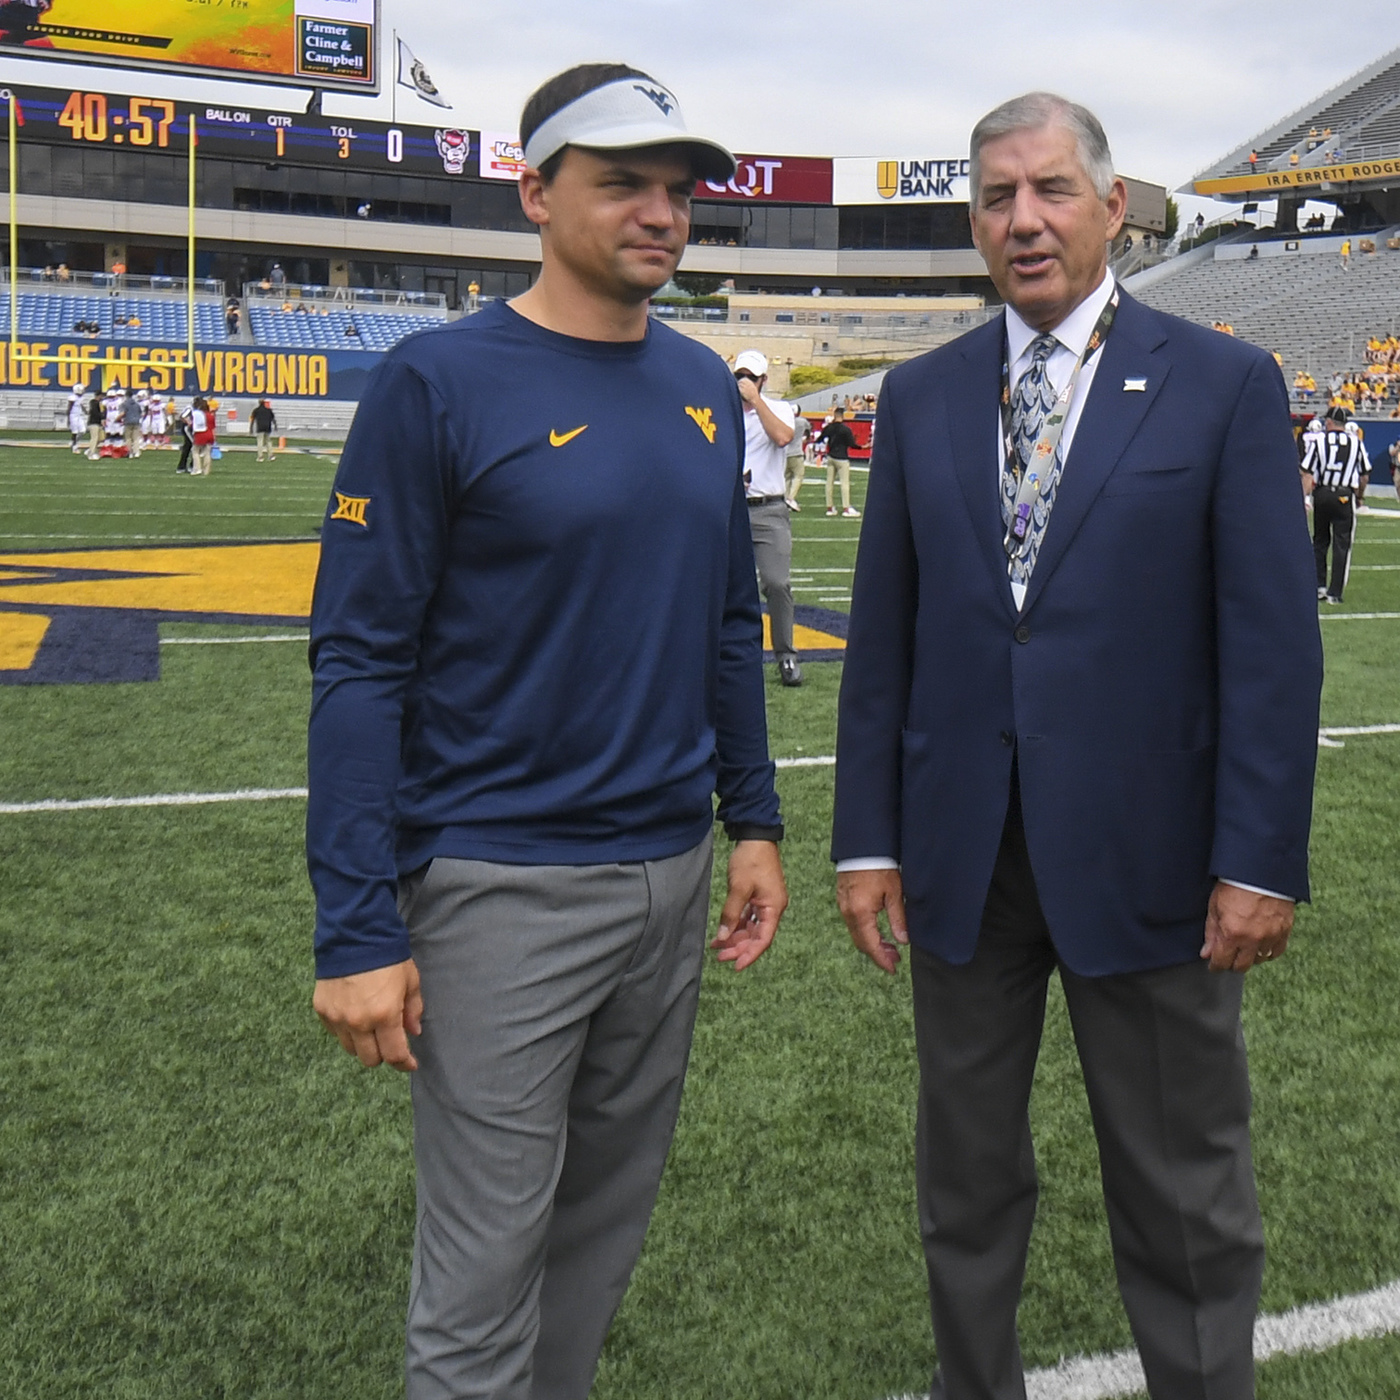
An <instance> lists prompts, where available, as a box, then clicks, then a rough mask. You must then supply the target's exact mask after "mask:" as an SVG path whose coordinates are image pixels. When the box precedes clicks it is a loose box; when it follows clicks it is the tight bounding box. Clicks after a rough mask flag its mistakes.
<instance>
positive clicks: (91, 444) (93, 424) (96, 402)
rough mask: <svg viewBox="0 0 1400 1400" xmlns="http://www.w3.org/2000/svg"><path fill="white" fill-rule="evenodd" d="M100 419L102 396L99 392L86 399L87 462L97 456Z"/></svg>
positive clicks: (100, 435)
mask: <svg viewBox="0 0 1400 1400" xmlns="http://www.w3.org/2000/svg"><path fill="white" fill-rule="evenodd" d="M102 420H103V411H102V396H101V394H98V393H94V394H93V396H92V398H90V399H89V400H88V406H87V427H88V445H87V459H88V461H89V462H95V461H96V460H97V458H98V451H97V449H98V448H99V447H100V446H101V444H102Z"/></svg>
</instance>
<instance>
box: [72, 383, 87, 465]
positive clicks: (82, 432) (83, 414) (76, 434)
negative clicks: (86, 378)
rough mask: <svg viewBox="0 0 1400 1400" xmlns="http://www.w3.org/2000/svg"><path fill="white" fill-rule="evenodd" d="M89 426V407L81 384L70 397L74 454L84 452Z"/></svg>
mask: <svg viewBox="0 0 1400 1400" xmlns="http://www.w3.org/2000/svg"><path fill="white" fill-rule="evenodd" d="M87 426H88V413H87V405H86V404H85V403H84V402H83V389H82V385H81V384H80V385H77V386H75V387H74V389H73V392H72V393H71V394H69V395H68V432H69V434H70V435H71V437H72V439H73V441H72V443H71V446H72V448H73V451H74V452H81V451H82V450H83V439H84V438H85V437H86V436H87Z"/></svg>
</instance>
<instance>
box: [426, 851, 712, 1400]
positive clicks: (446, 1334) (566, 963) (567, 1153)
mask: <svg viewBox="0 0 1400 1400" xmlns="http://www.w3.org/2000/svg"><path fill="white" fill-rule="evenodd" d="M711 846H712V842H711V840H710V838H708V837H707V838H706V839H705V840H704V841H703V842H701V844H700V845H699V846H697V847H696V848H695V849H694V850H691V851H688V852H686V853H685V854H683V855H679V856H673V857H671V858H669V859H667V860H659V861H647V862H644V863H643V862H639V863H634V864H627V865H591V866H557V865H554V866H525V865H498V864H494V863H487V862H484V861H468V860H444V859H441V858H440V859H437V860H434V861H433V862H432V864H431V865H430V866H429V867H428V869H427V874H426V876H425V877H420V876H413V877H410V878H409V879H408V880H406V881H404V882H403V884H402V885H401V888H400V907H401V909H402V910H403V911H404V912H405V917H406V919H407V922H408V928H409V935H410V937H411V939H412V945H413V957H414V961H415V962H416V963H417V965H418V970H419V973H420V974H421V976H422V982H423V1004H424V1011H423V1034H422V1035H421V1036H420V1037H419V1038H418V1039H417V1040H416V1041H415V1042H414V1053H415V1054H416V1055H417V1057H418V1063H419V1069H418V1071H417V1072H416V1073H415V1074H414V1075H413V1140H414V1155H415V1158H416V1161H417V1168H418V1217H417V1228H416V1232H415V1239H414V1250H413V1277H412V1283H411V1287H410V1295H409V1305H408V1338H407V1378H408V1387H407V1397H408V1400H488V1397H489V1400H584V1397H585V1396H587V1394H588V1391H589V1389H590V1387H591V1386H592V1384H593V1373H594V1370H595V1369H596V1367H597V1363H598V1354H599V1352H600V1351H601V1349H602V1346H603V1340H604V1338H605V1337H606V1335H607V1331H608V1327H609V1325H610V1324H611V1322H612V1318H613V1314H614V1313H615V1312H616V1311H617V1307H618V1304H619V1303H620V1302H621V1301H622V1295H623V1293H624V1292H625V1291H626V1288H627V1282H628V1279H629V1278H630V1277H631V1274H632V1268H633V1266H634V1265H635V1263H636V1261H637V1256H638V1254H639V1253H640V1252H641V1247H642V1239H643V1237H644V1236H645V1234H646V1229H647V1222H648V1221H649V1219H650V1217H651V1210H652V1205H653V1204H654V1202H655V1200H656V1192H657V1187H658V1185H659V1183H660V1180H661V1169H662V1167H663V1166H664V1164H665V1161H666V1153H667V1151H668V1150H669V1148H670V1144H671V1136H672V1133H673V1132H674V1130H675V1124H676V1113H677V1109H678V1107H679V1104H680V1097H681V1084H682V1081H683V1080H684V1078H685V1067H686V1059H687V1056H688V1055H689V1052H690V1039H691V1032H692V1030H693V1028H694V1024H695V1007H696V999H697V997H698V995H699V988H700V969H701V963H702V960H703V956H704V948H705V929H706V923H707V915H708V910H709V890H710V859H711Z"/></svg>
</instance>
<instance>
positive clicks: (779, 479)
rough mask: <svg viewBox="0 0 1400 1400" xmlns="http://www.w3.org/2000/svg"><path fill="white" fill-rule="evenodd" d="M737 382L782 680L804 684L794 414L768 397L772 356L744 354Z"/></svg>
mask: <svg viewBox="0 0 1400 1400" xmlns="http://www.w3.org/2000/svg"><path fill="white" fill-rule="evenodd" d="M734 382H735V383H736V384H737V385H738V386H739V397H740V398H741V399H743V401H744V495H745V497H746V499H747V503H748V508H749V534H750V536H751V537H752V539H753V556H754V563H755V565H756V566H757V568H758V583H759V587H760V588H761V589H762V591H763V597H764V599H765V601H766V602H767V604H768V620H769V623H770V629H771V634H772V646H773V655H774V657H776V658H777V662H778V679H779V680H780V681H781V682H782V683H783V684H784V685H787V686H793V685H801V684H802V667H801V666H799V665H798V663H797V648H796V647H795V646H794V645H793V641H792V577H791V574H792V520H791V517H790V516H789V514H788V503H787V499H786V496H785V494H784V490H783V486H784V482H783V470H784V464H783V458H784V457H785V455H786V453H787V448H788V445H789V443H791V441H792V439H793V437H794V436H795V429H794V426H793V416H794V414H793V410H792V408H791V407H790V406H789V405H787V404H785V403H781V402H779V401H778V400H777V399H770V398H765V397H764V393H763V386H764V385H765V384H767V382H768V357H767V356H766V355H765V354H764V353H763V352H762V351H761V350H744V351H742V352H741V353H740V354H739V355H738V356H737V357H736V358H735V361H734Z"/></svg>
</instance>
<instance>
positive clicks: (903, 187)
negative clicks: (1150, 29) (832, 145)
mask: <svg viewBox="0 0 1400 1400" xmlns="http://www.w3.org/2000/svg"><path fill="white" fill-rule="evenodd" d="M970 165H971V162H970V161H969V160H968V158H967V157H966V156H922V157H919V158H918V159H915V160H880V159H874V158H868V157H864V156H850V157H838V158H837V159H836V160H834V161H833V162H832V171H831V184H832V203H833V204H966V203H967V202H968V199H969V182H968V169H969V167H970Z"/></svg>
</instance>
